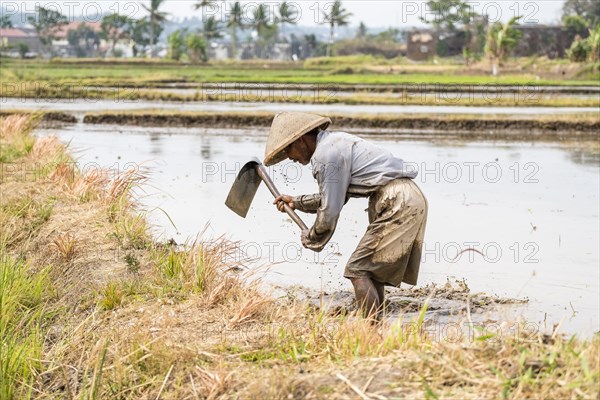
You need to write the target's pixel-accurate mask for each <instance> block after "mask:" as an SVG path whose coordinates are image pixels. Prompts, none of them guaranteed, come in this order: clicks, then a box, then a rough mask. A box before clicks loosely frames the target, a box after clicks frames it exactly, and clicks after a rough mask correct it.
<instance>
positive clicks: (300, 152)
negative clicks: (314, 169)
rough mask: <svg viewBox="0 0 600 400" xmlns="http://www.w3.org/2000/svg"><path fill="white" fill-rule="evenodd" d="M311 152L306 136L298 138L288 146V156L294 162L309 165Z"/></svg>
mask: <svg viewBox="0 0 600 400" xmlns="http://www.w3.org/2000/svg"><path fill="white" fill-rule="evenodd" d="M311 155H312V154H311V152H310V150H309V148H308V145H307V143H306V140H305V136H303V137H301V138H300V139H298V140H296V141H295V142H294V143H292V144H290V145H289V147H288V157H289V159H290V160H292V161H294V162H299V163H300V164H302V165H307V164H308V163H309V162H310V157H311Z"/></svg>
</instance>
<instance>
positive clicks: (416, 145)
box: [40, 106, 600, 335]
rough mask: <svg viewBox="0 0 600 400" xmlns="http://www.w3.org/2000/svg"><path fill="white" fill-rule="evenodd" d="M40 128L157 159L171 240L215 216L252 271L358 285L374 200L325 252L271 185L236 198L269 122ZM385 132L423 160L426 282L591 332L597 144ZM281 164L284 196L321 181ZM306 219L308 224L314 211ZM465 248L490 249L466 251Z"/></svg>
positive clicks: (151, 195)
mask: <svg viewBox="0 0 600 400" xmlns="http://www.w3.org/2000/svg"><path fill="white" fill-rule="evenodd" d="M319 107H321V106H319ZM40 133H41V134H57V135H58V136H59V137H60V138H61V139H62V140H64V141H66V142H70V146H71V148H72V149H73V150H75V151H76V153H75V155H76V157H77V158H78V161H79V162H80V164H81V166H83V167H86V166H87V167H89V166H90V165H95V164H97V165H100V166H112V167H120V168H124V167H127V166H128V163H134V164H133V165H137V164H142V163H143V165H145V166H147V167H150V168H151V170H152V176H151V182H150V185H149V186H148V187H147V188H146V192H147V193H146V195H145V196H144V197H143V198H142V201H143V203H144V204H145V206H146V207H147V208H148V209H149V210H153V211H151V213H150V218H151V221H152V222H153V223H154V224H155V225H156V232H157V234H159V235H160V236H161V238H162V239H165V240H166V239H169V238H174V239H175V240H176V241H177V242H178V243H181V242H184V241H185V240H186V238H190V237H194V236H196V235H197V234H198V232H200V231H202V230H203V229H204V228H205V227H207V228H206V231H205V233H204V235H205V236H204V239H206V240H210V238H216V237H219V236H221V235H226V236H228V237H230V238H231V239H234V240H241V241H242V245H241V246H240V248H239V251H238V252H237V254H235V255H234V256H233V257H235V258H236V259H238V260H242V261H245V263H246V265H247V266H248V267H249V268H256V267H258V266H260V265H264V264H272V265H273V266H272V268H271V270H270V272H269V273H268V274H267V275H266V279H267V280H268V281H269V282H273V283H277V284H284V285H294V284H299V285H304V286H308V287H311V288H315V289H319V290H320V289H321V288H322V289H323V290H325V291H328V292H331V291H335V290H339V289H350V284H349V282H347V281H346V280H345V279H344V278H343V277H342V273H343V269H344V265H345V262H346V261H347V259H348V258H349V256H350V254H351V252H352V251H353V249H354V248H355V246H356V244H357V243H358V241H359V240H360V237H361V236H362V234H363V233H364V230H365V228H366V226H367V215H366V212H365V209H366V208H367V201H366V199H351V200H350V201H349V202H348V204H347V205H346V207H345V208H344V210H343V212H342V215H341V217H340V220H339V223H338V229H337V231H336V233H335V235H334V236H333V238H332V242H331V244H330V245H329V246H328V247H327V248H326V249H325V250H324V251H323V252H322V253H319V254H317V253H312V252H310V251H308V250H305V249H303V248H302V247H301V246H300V245H299V230H298V229H297V227H296V226H295V225H293V224H292V222H291V221H290V220H289V219H288V218H287V217H286V216H285V215H283V214H280V213H278V212H276V211H275V209H274V206H272V205H271V201H272V197H271V195H270V193H269V192H268V190H267V189H266V187H264V186H263V187H261V188H260V189H259V191H258V193H257V195H256V198H255V200H254V202H253V205H252V208H251V209H250V212H249V214H248V217H247V218H246V219H242V218H240V217H238V216H237V215H235V214H233V213H232V212H231V211H230V210H229V209H227V208H226V207H225V206H224V204H223V202H224V200H225V198H226V196H227V193H228V191H229V188H230V187H231V184H232V182H233V180H234V179H235V175H236V173H237V171H238V170H239V168H240V167H241V166H242V165H243V164H244V162H245V161H247V160H249V159H250V158H252V157H254V156H259V157H260V158H262V155H263V152H264V147H265V142H266V131H265V130H220V129H182V128H176V129H174V128H173V129H169V128H136V127H119V126H95V125H83V124H76V125H71V126H67V127H64V128H61V129H52V130H49V129H48V130H41V131H40ZM376 142H377V143H378V144H379V145H381V146H384V147H386V148H387V149H389V150H390V151H392V152H393V153H394V154H395V155H396V156H398V157H401V158H403V159H404V160H405V161H406V162H409V163H411V164H410V165H411V166H412V167H414V168H417V169H418V170H419V176H418V177H417V179H416V182H417V183H418V184H419V185H420V187H421V188H422V190H423V192H424V193H425V195H426V196H427V198H428V200H429V206H430V209H429V220H428V225H427V231H426V238H425V242H426V243H425V254H424V260H423V264H422V266H421V271H422V272H421V275H420V282H419V286H422V285H425V284H427V283H431V282H435V283H444V282H446V280H447V279H449V278H450V279H458V280H463V279H464V280H466V282H467V284H468V285H469V286H470V287H471V289H472V290H473V291H476V292H479V291H484V292H487V293H490V294H497V295H499V296H503V297H517V298H529V300H530V302H529V304H528V305H527V307H526V309H525V310H524V313H525V316H526V317H527V318H528V319H530V320H532V321H534V322H537V323H539V324H540V325H541V326H542V327H543V326H546V327H552V324H553V323H559V322H562V327H563V331H567V332H579V333H583V334H586V335H589V334H591V333H594V332H597V331H598V330H599V329H600V328H599V313H600V304H599V302H600V300H599V299H600V266H599V262H600V261H599V260H600V258H599V246H598V243H599V239H600V238H599V232H600V219H599V218H600V217H599V216H600V209H599V208H600V205H599V204H600V202H599V191H600V169H599V166H600V156H599V150H598V144H597V143H593V144H589V143H580V144H568V143H555V144H552V143H543V144H539V143H527V142H519V143H507V142H476V143H465V142H460V141H456V140H453V141H424V140H423V141H414V140H413V141H408V140H401V139H399V138H397V137H388V138H385V139H377V140H376ZM94 163H95V164H94ZM129 166H130V165H129ZM270 173H271V176H272V177H273V179H274V181H275V183H276V184H277V185H278V186H279V187H280V190H281V191H282V192H284V193H289V194H302V193H312V192H315V191H316V190H317V186H316V183H315V182H314V179H313V178H312V176H311V173H310V170H309V169H308V167H301V166H299V165H297V164H292V163H284V164H281V165H279V166H276V167H273V168H271V169H270ZM158 207H160V209H161V210H164V211H165V212H166V213H168V215H169V217H170V218H171V219H172V220H173V222H174V223H175V225H176V228H175V227H173V226H172V225H171V223H170V221H169V219H168V218H167V217H166V216H165V214H164V213H163V212H162V211H160V210H159V209H158ZM302 217H303V218H304V220H305V222H306V223H307V224H309V226H310V223H311V222H312V221H313V220H314V217H313V216H311V215H305V214H303V215H302ZM467 248H475V249H477V250H479V251H480V252H482V253H483V254H484V255H485V257H484V256H482V255H480V254H479V253H475V252H470V251H469V252H466V253H463V254H460V255H459V253H460V252H461V251H463V250H465V249H467Z"/></svg>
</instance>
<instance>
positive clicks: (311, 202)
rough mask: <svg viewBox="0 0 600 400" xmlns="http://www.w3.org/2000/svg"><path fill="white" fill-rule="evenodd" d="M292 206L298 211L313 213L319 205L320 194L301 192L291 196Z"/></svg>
mask: <svg viewBox="0 0 600 400" xmlns="http://www.w3.org/2000/svg"><path fill="white" fill-rule="evenodd" d="M292 202H293V203H294V207H295V208H296V210H298V211H302V212H305V213H309V214H314V213H316V212H317V210H318V209H319V206H320V205H321V194H320V193H315V194H303V195H300V196H296V197H293V198H292Z"/></svg>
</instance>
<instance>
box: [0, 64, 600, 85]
mask: <svg viewBox="0 0 600 400" xmlns="http://www.w3.org/2000/svg"><path fill="white" fill-rule="evenodd" d="M1 63H2V71H1V72H0V80H2V82H3V83H4V84H6V85H11V84H17V83H18V82H26V81H29V82H31V81H38V82H39V83H40V84H44V83H52V84H59V83H68V82H71V83H73V82H74V81H76V82H77V83H78V84H80V85H88V84H89V85H93V84H94V83H96V84H106V83H110V84H114V85H119V84H124V83H128V84H132V83H152V82H160V81H165V80H171V81H172V80H176V81H187V82H197V83H202V82H206V83H208V82H239V83H298V84H299V83H314V84H382V85H383V84H423V83H427V84H435V83H439V84H463V85H471V84H478V85H479V84H492V85H494V84H498V85H525V84H535V85H559V86H563V85H593V86H598V85H600V83H599V82H598V80H597V79H586V80H576V79H570V80H569V79H543V78H542V79H538V78H537V76H536V74H533V73H522V74H507V75H501V76H499V77H495V78H494V77H491V76H490V75H488V74H482V73H481V72H479V73H477V72H475V73H474V74H472V75H471V74H468V72H465V71H462V72H461V70H460V69H458V68H454V66H447V65H441V66H439V67H432V66H427V70H426V71H427V72H426V73H419V72H418V71H419V69H420V67H419V66H418V65H417V66H411V67H410V68H411V70H410V73H402V74H399V73H392V74H390V73H384V72H381V73H377V72H371V71H368V70H363V69H362V68H363V67H360V66H359V67H356V71H354V70H353V72H355V73H347V72H348V71H347V70H344V69H341V70H340V69H338V67H339V64H335V65H330V64H326V65H325V67H323V66H322V65H318V67H317V68H305V67H303V66H302V65H298V66H297V67H290V66H289V64H284V65H283V66H275V65H274V64H266V67H263V66H260V64H259V65H257V64H256V63H249V64H246V65H244V64H242V65H238V64H229V63H224V64H218V65H217V64H215V65H211V64H209V65H181V64H164V63H156V64H152V65H145V64H141V65H135V64H127V65H121V64H119V63H115V64H109V65H103V64H102V63H96V64H78V63H49V62H46V61H37V60H36V61H20V60H19V61H15V60H2V61H1ZM315 63H316V62H315ZM308 65H309V66H310V65H311V64H310V63H308ZM348 65H350V64H348ZM421 69H424V68H421ZM336 70H337V73H336ZM597 75H598V73H597V72H596V74H595V75H594V77H596V76H597ZM5 90H10V88H9V87H7V88H6V89H5Z"/></svg>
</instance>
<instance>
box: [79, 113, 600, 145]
mask: <svg viewBox="0 0 600 400" xmlns="http://www.w3.org/2000/svg"><path fill="white" fill-rule="evenodd" d="M331 118H332V119H333V125H332V126H333V128H334V129H366V130H375V129H376V130H382V129H385V130H396V131H405V132H407V134H411V133H410V131H421V132H416V133H415V134H417V133H418V134H421V135H422V134H423V132H422V131H423V130H426V131H428V132H431V133H432V135H433V134H435V133H436V132H439V133H443V134H445V135H446V136H447V135H451V136H457V137H459V138H465V139H479V140H502V139H509V140H522V139H527V140H531V139H532V138H535V139H538V140H567V139H596V138H597V133H598V131H600V120H592V121H590V120H581V121H580V120H576V119H575V120H550V119H524V118H523V119H507V118H485V119H482V118H468V117H464V118H463V117H460V118H457V117H452V118H442V117H419V118H411V117H398V116H383V115H382V116H369V117H366V116H343V115H332V116H331ZM272 120H273V114H272V113H193V114H192V113H182V114H173V113H155V112H149V113H143V112H138V113H119V112H111V113H98V114H86V115H85V117H84V119H83V122H84V123H86V124H111V125H135V126H180V127H214V126H218V127H220V128H253V127H254V128H265V129H266V128H268V127H269V126H270V125H271V122H272Z"/></svg>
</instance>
